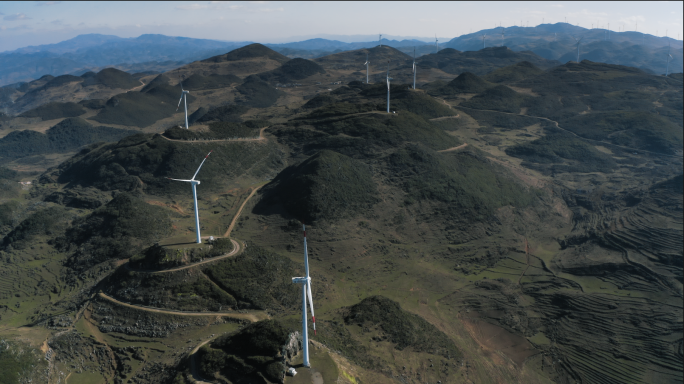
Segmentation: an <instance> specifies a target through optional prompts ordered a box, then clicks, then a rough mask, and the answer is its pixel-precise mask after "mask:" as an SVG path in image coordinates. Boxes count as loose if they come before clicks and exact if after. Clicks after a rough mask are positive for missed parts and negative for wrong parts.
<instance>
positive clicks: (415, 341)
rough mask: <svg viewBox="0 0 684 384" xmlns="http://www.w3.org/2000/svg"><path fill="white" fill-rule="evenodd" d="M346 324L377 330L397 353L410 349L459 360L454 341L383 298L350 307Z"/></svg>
mask: <svg viewBox="0 0 684 384" xmlns="http://www.w3.org/2000/svg"><path fill="white" fill-rule="evenodd" d="M344 323H345V324H346V325H358V326H360V327H368V328H375V327H379V328H380V329H382V331H383V332H384V335H383V336H382V337H381V338H386V339H387V340H388V341H390V342H391V343H393V344H394V347H395V348H396V349H398V350H403V349H405V348H411V349H412V350H413V351H415V352H428V353H431V354H434V355H441V356H444V357H447V358H459V357H460V356H461V352H460V351H459V350H458V349H457V348H456V345H455V344H454V342H453V341H452V340H451V339H449V337H447V336H446V335H445V334H444V333H442V332H441V331H439V330H438V329H437V328H436V327H435V326H434V325H432V324H430V323H428V322H427V321H425V319H423V318H422V317H420V316H418V315H414V314H412V313H410V312H406V311H404V310H403V309H401V307H400V306H399V303H397V302H396V301H393V300H390V299H388V298H386V297H383V296H371V297H367V298H365V299H363V301H361V302H360V303H358V304H355V305H352V306H351V307H349V309H348V310H347V311H346V313H345V315H344Z"/></svg>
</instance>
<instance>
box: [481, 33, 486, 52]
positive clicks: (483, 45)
mask: <svg viewBox="0 0 684 384" xmlns="http://www.w3.org/2000/svg"><path fill="white" fill-rule="evenodd" d="M485 37H487V34H486V33H485V34H484V35H482V49H485V48H486V45H485Z"/></svg>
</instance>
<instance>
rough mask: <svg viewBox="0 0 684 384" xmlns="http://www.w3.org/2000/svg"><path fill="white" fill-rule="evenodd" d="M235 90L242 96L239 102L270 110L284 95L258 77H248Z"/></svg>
mask: <svg viewBox="0 0 684 384" xmlns="http://www.w3.org/2000/svg"><path fill="white" fill-rule="evenodd" d="M235 89H237V90H238V92H240V94H241V95H242V99H241V100H239V101H240V102H241V103H243V104H245V105H248V106H251V107H254V108H268V107H270V106H272V105H273V104H275V102H276V101H277V100H278V98H279V97H280V96H283V95H284V93H283V92H282V91H280V90H277V89H275V88H274V87H272V86H270V85H269V84H268V83H267V82H265V81H263V80H261V79H260V78H259V77H257V76H256V75H252V76H249V77H247V78H246V79H245V81H244V82H243V83H242V84H240V85H238V86H237V87H236V88H235Z"/></svg>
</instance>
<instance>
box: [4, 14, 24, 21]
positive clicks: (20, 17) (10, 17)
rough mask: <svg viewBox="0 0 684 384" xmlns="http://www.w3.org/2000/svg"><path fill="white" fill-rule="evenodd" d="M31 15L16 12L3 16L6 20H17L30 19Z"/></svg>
mask: <svg viewBox="0 0 684 384" xmlns="http://www.w3.org/2000/svg"><path fill="white" fill-rule="evenodd" d="M29 19H30V17H28V16H26V15H25V14H23V13H15V14H13V15H7V16H5V17H4V18H3V20H6V21H15V20H29Z"/></svg>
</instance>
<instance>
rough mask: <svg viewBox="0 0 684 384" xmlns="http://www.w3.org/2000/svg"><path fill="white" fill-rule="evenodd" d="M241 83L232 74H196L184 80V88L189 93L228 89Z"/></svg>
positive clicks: (240, 80)
mask: <svg viewBox="0 0 684 384" xmlns="http://www.w3.org/2000/svg"><path fill="white" fill-rule="evenodd" d="M240 82H242V79H240V78H239V77H237V76H235V75H232V74H229V75H209V76H202V75H200V74H197V73H194V74H192V75H191V76H190V77H188V78H187V79H184V80H183V88H184V89H186V90H189V91H196V90H197V91H198V90H205V89H218V88H228V87H230V86H231V85H233V84H237V83H240Z"/></svg>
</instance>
